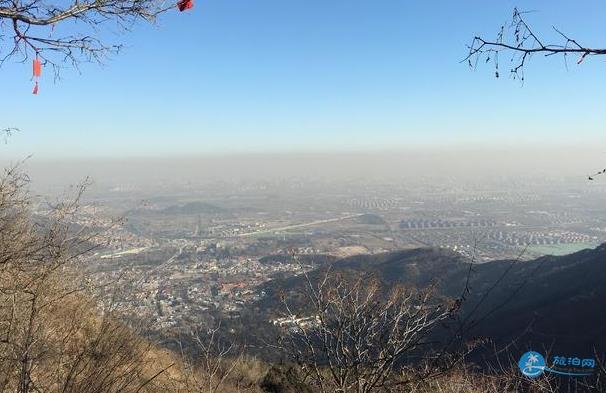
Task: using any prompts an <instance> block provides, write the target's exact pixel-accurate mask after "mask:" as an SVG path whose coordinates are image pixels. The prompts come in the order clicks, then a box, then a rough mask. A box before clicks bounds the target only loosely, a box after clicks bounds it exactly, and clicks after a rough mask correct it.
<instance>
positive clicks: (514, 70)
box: [463, 8, 606, 82]
mask: <svg viewBox="0 0 606 393" xmlns="http://www.w3.org/2000/svg"><path fill="white" fill-rule="evenodd" d="M527 14H528V12H523V11H519V10H518V9H517V8H514V10H513V16H512V19H511V22H509V23H508V24H505V25H503V26H501V28H500V29H499V32H498V33H497V36H496V38H495V39H492V40H491V39H486V38H484V37H482V36H475V37H474V38H473V40H472V41H471V44H470V45H468V49H469V51H468V53H467V56H466V57H465V59H463V61H464V62H467V64H468V65H469V66H470V67H471V68H476V67H477V65H478V63H479V62H484V63H489V62H491V61H492V62H493V64H494V67H495V77H497V78H499V77H500V76H501V69H500V68H499V67H500V59H499V56H500V55H505V54H508V55H511V58H510V60H509V63H510V68H509V74H510V75H511V77H512V78H514V79H518V80H520V81H522V82H523V81H524V67H525V66H526V65H527V64H528V62H529V61H530V59H531V58H532V56H533V55H535V54H541V55H544V56H546V57H550V56H554V55H562V56H564V59H565V60H566V59H567V56H568V55H576V56H578V58H577V60H576V62H577V64H581V63H582V62H583V61H584V60H585V58H587V57H588V56H598V55H606V48H593V47H590V46H587V45H584V44H581V43H580V42H579V41H578V40H576V39H574V38H571V37H569V36H568V35H566V34H564V33H563V32H562V31H560V30H558V29H557V28H556V27H553V30H554V31H555V32H556V33H557V35H558V36H559V37H560V40H559V42H554V43H549V42H547V41H545V40H544V39H543V38H542V37H541V36H540V35H539V34H538V33H536V32H535V31H534V30H533V28H532V27H531V26H530V25H529V24H528V23H527V22H526V19H525V16H526V15H527ZM566 64H567V62H566Z"/></svg>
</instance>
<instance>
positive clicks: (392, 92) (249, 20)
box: [0, 0, 606, 159]
mask: <svg viewBox="0 0 606 393" xmlns="http://www.w3.org/2000/svg"><path fill="white" fill-rule="evenodd" d="M515 5H516V4H515V3H513V2H510V1H499V2H495V1H485V0H483V1H480V0H477V1H446V0H444V1H404V0H364V1H362V0H289V1H285V0H246V1H243V0H241V1H234V0H196V6H195V8H194V9H193V10H192V11H191V12H188V13H182V14H179V13H176V12H173V13H171V14H170V15H166V16H165V17H164V18H162V19H161V21H160V23H159V26H157V27H151V26H144V25H139V26H137V27H136V28H135V29H134V32H133V33H131V34H129V35H125V36H124V37H119V39H120V40H122V41H123V42H125V43H126V44H127V47H126V48H125V50H124V52H123V53H122V54H120V55H119V56H117V57H115V58H113V59H112V60H111V61H110V62H108V63H107V65H106V66H104V67H99V66H97V65H88V64H87V65H84V66H83V67H82V74H78V73H77V72H74V71H67V72H64V73H63V79H62V80H60V81H58V82H57V83H54V82H53V80H52V77H51V75H49V74H50V73H49V72H47V73H46V75H44V76H43V78H42V81H41V92H40V95H38V96H33V95H32V94H31V86H32V82H31V81H30V73H31V66H30V65H29V64H26V65H23V64H15V63H13V64H5V65H4V66H3V67H2V68H1V69H0V108H2V109H1V111H2V113H1V116H0V126H15V127H20V128H21V130H22V132H21V133H20V135H17V136H15V137H13V138H12V139H11V141H10V143H9V144H8V145H2V146H0V158H18V157H23V156H25V155H27V154H33V155H34V157H35V159H48V158H51V159H56V158H62V159H64V158H70V157H80V158H90V157H101V158H102V157H137V156H167V155H168V156H174V155H181V154H186V155H197V154H202V155H204V154H208V153H213V154H221V153H240V152H247V153H248V152H283V151H331V150H345V151H347V150H365V149H373V150H377V149H379V150H380V149H384V148H389V149H394V148H401V147H405V148H414V147H415V146H417V145H423V146H427V147H434V146H438V147H447V148H456V147H460V146H466V147H469V146H480V147H482V146H499V147H503V146H507V147H511V148H515V147H517V146H526V147H531V148H532V147H536V148H537V149H549V148H551V146H557V145H568V144H574V145H584V144H585V145H591V144H594V145H604V146H606V143H605V142H606V136H605V135H606V134H605V133H604V130H603V124H604V119H603V113H604V109H603V108H604V91H605V83H604V82H605V81H606V64H605V62H604V59H601V58H590V59H588V60H586V61H585V62H584V63H583V64H582V65H580V66H577V65H576V64H575V61H574V59H573V61H571V62H570V66H569V70H568V71H567V70H566V68H565V67H564V63H563V60H562V59H561V58H555V57H553V58H550V59H548V60H546V59H544V58H542V57H536V58H534V59H533V61H532V62H531V63H530V65H529V66H528V68H527V70H526V78H527V81H526V83H525V85H524V86H523V87H522V86H521V85H520V84H519V83H518V82H516V81H512V80H510V79H509V78H507V77H505V78H501V79H499V80H496V79H495V78H494V77H493V74H494V70H493V68H492V67H491V66H485V67H480V68H479V69H478V70H477V71H470V70H469V69H468V68H467V67H466V66H465V65H463V64H459V61H460V60H461V59H462V58H463V57H464V56H465V54H466V48H465V45H466V44H467V43H469V42H470V39H471V38H472V36H473V35H475V34H483V35H487V36H490V37H493V36H494V34H495V33H496V31H497V29H498V28H499V26H500V25H501V24H502V23H504V22H505V21H507V20H508V19H509V17H510V15H511V12H512V9H513V7H514V6H515ZM518 6H519V7H521V8H522V9H526V10H531V9H532V10H537V12H536V13H533V14H531V15H529V16H528V20H529V21H530V22H532V24H533V25H535V26H536V30H537V31H540V32H544V36H545V37H552V38H557V37H556V36H555V34H554V33H553V31H552V30H551V25H556V26H558V27H559V28H560V29H561V30H563V31H565V32H567V33H569V34H571V35H574V36H575V37H576V38H577V39H579V40H580V41H581V42H583V43H587V45H589V46H601V47H605V46H606V38H605V37H606V34H605V33H606V25H605V24H604V15H606V3H604V2H603V1H584V2H572V1H553V0H551V1H524V2H523V4H518Z"/></svg>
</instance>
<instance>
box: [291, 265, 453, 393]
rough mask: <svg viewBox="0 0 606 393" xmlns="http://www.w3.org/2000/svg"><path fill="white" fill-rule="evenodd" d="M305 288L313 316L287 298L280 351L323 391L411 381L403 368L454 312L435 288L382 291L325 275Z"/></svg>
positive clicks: (362, 391) (366, 282)
mask: <svg viewBox="0 0 606 393" xmlns="http://www.w3.org/2000/svg"><path fill="white" fill-rule="evenodd" d="M305 277H306V278H307V280H306V281H307V282H306V287H305V290H304V299H305V303H306V304H307V306H308V307H307V308H306V312H307V313H309V315H307V316H305V317H301V316H299V317H297V315H296V313H295V312H294V310H293V309H292V308H291V306H290V305H289V303H288V301H287V300H286V299H285V300H284V305H285V308H286V310H287V317H288V320H287V321H286V322H285V324H286V326H287V328H288V329H287V333H286V335H285V337H283V339H282V344H281V345H282V347H283V348H284V349H285V350H286V351H287V353H288V354H289V355H290V356H291V358H292V360H293V361H294V362H296V363H297V364H298V365H299V366H300V367H301V368H302V370H303V371H304V372H305V375H306V379H307V380H308V381H309V382H310V383H311V385H312V386H314V388H316V389H318V390H319V391H321V392H342V393H346V392H356V393H368V392H376V391H389V389H392V391H393V389H395V388H396V387H397V386H399V385H403V384H407V383H409V382H410V381H411V380H409V378H410V373H409V374H407V375H406V377H405V378H401V374H400V371H401V369H402V366H403V364H404V362H405V361H406V360H410V357H411V356H414V355H415V351H417V350H419V349H420V348H422V347H423V346H425V345H428V344H429V341H428V340H429V337H430V333H431V332H432V331H433V330H434V329H435V328H436V327H438V326H439V325H440V324H441V323H442V322H443V321H445V320H446V319H448V318H450V317H451V316H452V315H453V314H454V313H455V312H456V311H457V305H456V304H455V303H447V302H443V301H438V300H437V297H435V296H434V294H433V291H431V290H426V291H415V290H408V289H404V288H402V287H396V288H394V289H393V290H391V292H390V293H388V294H385V293H384V292H383V291H381V286H380V284H379V283H378V282H377V281H376V280H372V279H368V277H363V278H357V279H355V280H354V281H353V282H352V281H350V280H345V279H343V277H339V276H336V275H332V274H331V273H330V271H327V272H326V273H325V274H324V276H323V278H322V279H321V280H319V281H318V282H317V283H314V282H312V280H311V279H310V278H309V276H307V275H305Z"/></svg>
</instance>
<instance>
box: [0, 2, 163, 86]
mask: <svg viewBox="0 0 606 393" xmlns="http://www.w3.org/2000/svg"><path fill="white" fill-rule="evenodd" d="M173 8H175V3H174V2H171V0H84V1H82V0H70V1H65V0H57V1H56V2H44V1H41V0H0V65H1V64H2V63H4V62H5V61H7V60H8V59H11V58H17V60H18V61H23V62H24V61H26V60H27V59H29V58H31V57H38V58H39V59H40V60H41V62H42V64H45V65H50V66H52V67H53V69H54V71H55V75H56V76H58V75H59V70H60V68H61V67H62V64H63V63H68V64H71V65H72V66H74V67H76V68H78V65H79V64H80V63H81V62H97V63H103V62H104V60H105V59H107V57H108V56H110V55H112V54H115V53H117V52H119V51H120V49H121V47H122V45H121V44H120V43H109V42H106V41H105V40H104V39H103V38H102V36H103V35H104V32H107V31H108V30H111V27H112V26H113V28H114V30H116V31H128V30H130V29H131V28H132V27H133V26H134V24H135V23H136V22H138V21H145V22H149V23H153V22H155V21H156V18H157V17H158V15H160V14H161V13H164V12H166V11H168V10H170V9H173Z"/></svg>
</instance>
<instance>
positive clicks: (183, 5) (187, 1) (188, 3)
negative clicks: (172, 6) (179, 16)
mask: <svg viewBox="0 0 606 393" xmlns="http://www.w3.org/2000/svg"><path fill="white" fill-rule="evenodd" d="M177 8H178V9H179V11H181V12H183V11H185V10H189V9H192V8H194V1H193V0H179V2H178V3H177Z"/></svg>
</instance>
